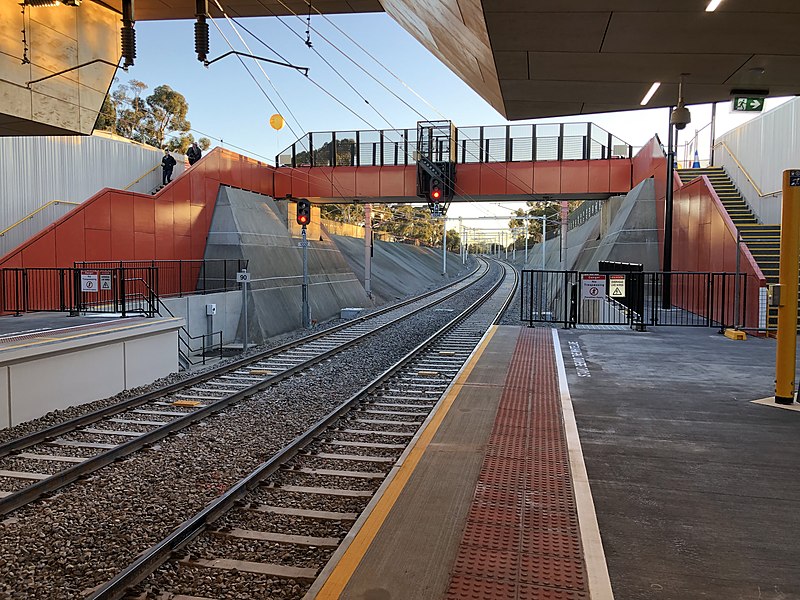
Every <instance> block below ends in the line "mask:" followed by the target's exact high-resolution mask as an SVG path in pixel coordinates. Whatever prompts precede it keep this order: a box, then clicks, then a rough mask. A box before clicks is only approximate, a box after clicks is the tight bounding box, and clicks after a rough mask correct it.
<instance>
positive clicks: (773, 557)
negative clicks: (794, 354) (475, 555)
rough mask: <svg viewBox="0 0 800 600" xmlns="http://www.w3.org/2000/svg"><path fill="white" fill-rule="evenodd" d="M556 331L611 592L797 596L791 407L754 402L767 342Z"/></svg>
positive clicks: (799, 481)
mask: <svg viewBox="0 0 800 600" xmlns="http://www.w3.org/2000/svg"><path fill="white" fill-rule="evenodd" d="M559 335H560V339H561V350H562V353H563V357H564V361H565V364H566V370H567V374H568V381H569V387H570V392H571V395H572V400H573V406H574V409H575V413H576V416H577V423H578V428H579V431H580V436H581V442H582V446H583V451H584V459H585V462H586V468H587V470H588V474H589V480H590V483H591V487H592V494H593V497H594V502H595V507H596V510H597V518H598V521H599V525H600V531H601V534H602V538H603V546H604V548H605V552H606V559H607V563H608V568H609V571H610V575H611V581H612V585H613V589H614V593H615V597H616V598H618V599H620V600H640V599H641V600H644V599H647V600H650V599H652V600H666V599H670V600H672V599H674V600H684V599H686V600H689V599H691V600H694V599H699V598H709V599H716V600H734V599H735V600H740V599H741V600H744V599H748V600H749V599H753V600H756V599H759V600H790V599H800V570H798V568H797V540H798V539H800V517H798V510H797V503H798V500H800V478H798V476H797V474H798V469H799V468H800V413H798V412H797V411H796V410H794V411H793V410H781V409H779V408H776V407H775V406H774V405H772V406H770V405H760V404H754V403H753V402H752V401H753V400H756V399H759V398H763V397H766V396H771V395H772V394H773V391H774V387H773V386H774V378H775V367H774V363H775V342H774V340H769V339H760V338H748V340H747V341H734V340H730V339H727V338H725V337H724V336H722V335H719V334H717V333H716V331H714V330H711V329H706V328H698V329H691V328H668V327H662V328H654V329H652V330H651V331H649V332H647V333H634V332H607V331H591V332H590V331H575V330H571V331H564V330H560V331H559ZM795 408H796V405H795Z"/></svg>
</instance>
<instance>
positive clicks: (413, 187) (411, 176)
mask: <svg viewBox="0 0 800 600" xmlns="http://www.w3.org/2000/svg"><path fill="white" fill-rule="evenodd" d="M389 168H390V169H391V168H393V167H389ZM456 179H458V177H456ZM403 185H404V190H405V193H404V194H403V195H404V196H416V195H417V166H416V165H409V166H406V167H403Z"/></svg>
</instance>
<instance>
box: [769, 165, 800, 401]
mask: <svg viewBox="0 0 800 600" xmlns="http://www.w3.org/2000/svg"><path fill="white" fill-rule="evenodd" d="M798 254H800V170H794V169H793V170H791V171H784V172H783V204H782V206H781V249H780V268H779V271H778V283H779V285H780V288H779V300H778V301H777V304H778V349H777V352H776V356H775V402H776V403H777V404H792V402H794V377H795V361H796V360H797V279H798V262H799V261H798Z"/></svg>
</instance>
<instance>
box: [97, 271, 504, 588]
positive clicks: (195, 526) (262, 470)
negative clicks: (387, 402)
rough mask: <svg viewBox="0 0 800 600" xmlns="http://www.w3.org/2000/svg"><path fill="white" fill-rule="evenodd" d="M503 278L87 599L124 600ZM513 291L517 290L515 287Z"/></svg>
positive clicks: (458, 321) (467, 312) (477, 305)
mask: <svg viewBox="0 0 800 600" xmlns="http://www.w3.org/2000/svg"><path fill="white" fill-rule="evenodd" d="M508 266H509V267H510V268H511V269H512V271H513V272H514V273H515V274H516V269H514V267H513V266H511V265H508ZM505 277H506V275H505V269H504V270H503V274H502V277H500V278H499V279H498V281H497V283H495V284H494V285H492V287H491V288H490V289H489V290H488V291H487V292H486V293H485V294H483V295H482V296H481V297H480V298H478V299H477V300H476V301H475V302H473V303H472V304H471V305H470V306H468V307H467V308H466V309H465V310H464V311H463V312H462V313H461V314H460V315H458V316H457V317H455V318H454V319H453V320H452V321H450V322H449V323H447V324H446V325H444V326H443V327H441V328H440V329H439V330H438V331H436V332H434V333H433V334H432V335H430V336H429V337H428V338H427V339H426V340H424V341H423V342H421V343H420V344H419V345H417V346H416V347H415V348H414V349H413V350H411V351H410V352H408V353H407V354H406V355H405V356H404V357H403V358H401V359H400V360H398V361H397V362H396V363H395V364H393V365H392V366H390V367H389V368H388V369H387V370H386V371H384V372H383V373H382V374H381V375H379V376H378V377H377V378H375V379H374V380H373V381H371V382H370V383H368V384H367V385H366V386H364V387H363V388H362V389H361V390H359V391H358V392H356V393H355V394H354V395H353V396H351V397H350V398H349V399H348V400H346V401H345V402H343V403H342V404H340V405H339V406H338V407H337V408H335V409H334V410H333V411H331V412H330V413H328V415H327V416H325V417H323V418H322V419H320V420H319V421H317V422H316V423H315V424H314V425H312V426H311V428H310V429H308V430H307V431H306V432H305V433H303V434H301V435H299V436H298V437H296V438H295V439H294V440H292V441H291V442H290V443H289V444H288V445H286V446H284V447H283V448H282V449H281V450H279V451H278V452H276V453H275V454H274V455H273V456H272V457H271V458H270V459H268V460H267V461H265V462H263V463H261V465H259V466H258V467H257V468H256V469H255V470H254V471H253V472H251V473H250V474H249V475H247V476H245V477H244V478H242V479H240V480H239V481H238V482H237V483H235V484H234V485H233V486H232V487H231V488H229V489H228V490H227V491H226V492H225V493H223V494H222V495H220V496H219V497H218V498H216V499H215V500H212V501H211V502H210V503H209V504H208V505H206V506H205V507H204V508H203V509H201V510H200V512H198V513H197V514H195V515H194V516H193V517H191V518H189V519H187V520H186V521H184V522H183V523H182V524H181V525H179V526H178V527H177V528H176V529H175V530H174V531H173V532H172V533H170V534H169V535H168V536H167V537H166V538H164V539H163V540H162V541H161V542H159V543H157V544H156V545H154V546H152V547H151V548H150V549H148V550H146V551H145V552H143V553H142V554H140V555H139V557H138V558H137V559H136V560H135V561H134V562H133V563H131V564H130V565H129V566H128V567H126V568H125V569H124V570H123V571H121V572H120V573H119V574H117V576H115V577H114V578H113V579H111V580H109V581H108V582H106V583H105V584H103V585H102V587H100V588H99V589H97V590H96V591H95V592H94V593H93V594H92V595H91V596H89V597H88V600H118V599H120V598H123V597H124V596H125V594H127V592H128V591H129V590H130V588H131V587H133V586H135V585H137V584H138V583H140V582H141V581H143V580H144V579H145V578H146V577H148V576H149V575H150V574H152V573H153V572H155V570H156V569H157V568H158V567H159V566H161V565H162V564H163V563H164V562H166V561H167V560H168V559H169V558H170V556H171V555H172V553H173V552H175V551H176V550H179V549H181V548H182V547H183V546H185V545H186V544H188V543H189V542H190V541H192V540H193V539H194V538H195V537H197V536H198V535H200V534H201V533H203V532H204V531H205V530H206V527H207V526H208V525H209V524H210V523H213V522H214V521H215V520H217V519H218V518H220V517H221V516H222V515H224V514H225V513H226V512H228V511H229V510H230V509H231V508H233V507H234V506H235V505H236V503H237V501H238V500H240V499H241V498H242V497H244V496H245V495H246V494H248V493H249V492H250V491H251V490H253V489H255V488H256V487H257V486H258V485H259V484H260V482H261V481H262V480H264V479H266V478H267V477H269V476H271V475H273V474H274V473H275V472H277V471H278V469H279V468H280V467H281V466H282V465H283V464H285V463H286V462H288V461H289V460H291V459H292V458H294V457H295V456H296V455H297V454H298V453H299V452H300V451H302V450H303V449H304V448H305V447H306V446H308V445H309V444H310V443H312V442H313V441H314V440H315V439H316V438H317V437H318V436H319V435H320V434H321V433H322V432H324V431H325V430H326V429H327V428H328V427H330V426H331V425H332V424H333V423H335V422H336V421H337V420H338V419H339V418H340V417H342V416H343V415H345V414H347V413H348V412H350V410H351V409H352V408H353V407H354V406H356V405H358V404H359V403H360V402H361V400H362V399H363V398H364V397H365V396H367V395H369V394H371V393H372V392H373V391H375V390H377V389H378V388H380V386H381V385H383V384H384V383H385V382H386V381H387V380H389V379H390V378H391V377H393V376H394V375H395V374H396V373H397V372H398V371H399V370H401V369H402V368H403V367H405V366H406V365H407V364H408V363H410V362H411V361H413V360H415V359H416V358H417V357H418V355H419V354H421V353H422V352H424V351H425V350H427V349H428V347H429V346H431V345H433V344H435V343H436V342H437V341H438V340H439V339H440V338H441V337H443V336H444V335H446V334H447V333H449V332H450V331H451V330H452V329H454V328H455V327H457V326H458V325H459V324H461V322H462V321H464V320H465V319H466V318H467V317H469V316H470V315H472V314H473V313H474V312H475V311H476V310H477V309H478V308H480V306H481V305H483V304H484V303H485V302H486V301H487V300H488V299H489V298H490V297H491V296H492V295H493V294H494V292H495V291H496V290H497V288H499V287H500V285H501V284H502V283H503V281H504V280H505ZM514 289H516V286H515V288H514ZM511 297H513V293H512V294H511ZM507 305H508V300H506V302H505V303H504V305H503V308H502V309H501V310H500V312H498V314H497V315H496V316H495V317H494V319H493V320H492V321H491V322H492V323H494V321H495V320H496V319H497V318H498V317H500V316H502V312H503V311H504V310H505V308H506V306H507Z"/></svg>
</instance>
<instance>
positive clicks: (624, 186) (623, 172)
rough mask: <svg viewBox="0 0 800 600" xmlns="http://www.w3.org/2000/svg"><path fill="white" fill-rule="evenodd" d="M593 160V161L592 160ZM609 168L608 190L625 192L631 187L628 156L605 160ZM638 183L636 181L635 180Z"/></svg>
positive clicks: (630, 168) (619, 192) (630, 166)
mask: <svg viewBox="0 0 800 600" xmlns="http://www.w3.org/2000/svg"><path fill="white" fill-rule="evenodd" d="M592 162H595V161H592ZM607 162H608V163H609V169H610V173H611V175H610V178H609V179H610V183H609V190H608V191H610V192H613V193H618V194H622V193H626V192H629V191H631V190H632V189H633V181H632V163H631V160H630V159H628V158H615V159H611V160H608V161H607ZM661 162H662V164H663V167H664V171H666V168H667V167H666V161H664V160H663V159H662V161H661ZM636 183H637V184H638V183H639V182H638V181H637V182H636Z"/></svg>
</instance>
